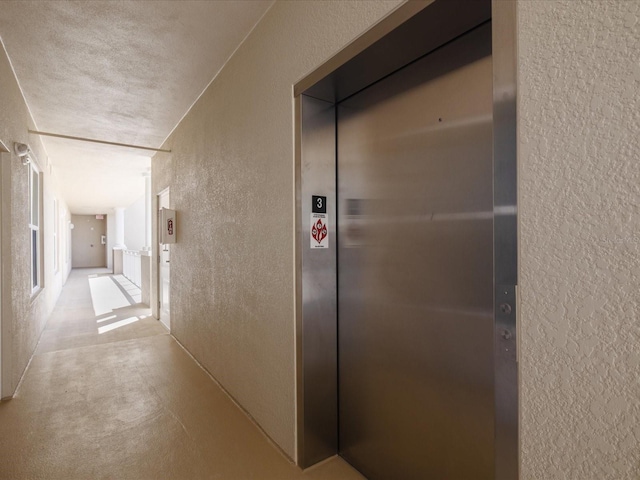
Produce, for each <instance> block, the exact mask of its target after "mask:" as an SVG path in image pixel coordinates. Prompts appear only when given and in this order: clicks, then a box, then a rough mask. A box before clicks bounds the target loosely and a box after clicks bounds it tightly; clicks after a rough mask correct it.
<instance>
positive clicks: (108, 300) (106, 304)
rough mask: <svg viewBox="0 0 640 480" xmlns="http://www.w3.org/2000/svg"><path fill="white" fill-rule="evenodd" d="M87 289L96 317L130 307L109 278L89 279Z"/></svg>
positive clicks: (129, 303)
mask: <svg viewBox="0 0 640 480" xmlns="http://www.w3.org/2000/svg"><path fill="white" fill-rule="evenodd" d="M89 288H90V289H91V301H92V302H93V311H94V312H95V314H96V317H99V316H100V315H104V314H105V313H110V312H112V311H113V310H115V309H117V308H122V307H128V306H129V305H131V302H129V300H128V299H127V297H125V295H124V294H123V293H122V292H121V291H120V289H119V288H118V286H117V285H116V284H115V283H113V281H112V280H111V278H110V277H109V276H103V277H94V278H89Z"/></svg>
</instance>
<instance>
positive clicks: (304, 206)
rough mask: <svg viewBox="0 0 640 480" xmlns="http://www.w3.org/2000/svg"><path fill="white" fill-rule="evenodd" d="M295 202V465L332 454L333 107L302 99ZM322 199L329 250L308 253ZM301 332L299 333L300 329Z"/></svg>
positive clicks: (335, 398) (334, 366) (334, 368)
mask: <svg viewBox="0 0 640 480" xmlns="http://www.w3.org/2000/svg"><path fill="white" fill-rule="evenodd" d="M300 104H301V105H300V106H299V107H300V111H299V112H298V113H299V115H301V118H302V125H304V129H303V130H302V132H301V152H302V153H301V164H300V178H301V180H300V182H299V183H298V185H299V192H298V202H299V204H300V207H299V209H298V212H300V215H301V216H300V217H299V226H300V229H301V232H300V235H299V236H298V238H300V239H301V244H299V245H298V247H297V248H298V251H299V252H300V257H299V258H300V260H301V271H302V275H301V278H300V281H301V301H302V305H301V308H302V311H301V312H299V313H298V317H299V321H300V322H301V324H302V325H301V327H302V334H301V335H300V336H299V337H298V345H297V348H298V361H299V362H301V366H302V372H301V374H302V377H300V376H299V377H298V401H299V403H298V405H299V409H298V422H299V430H298V431H299V432H301V435H299V436H298V439H299V444H298V464H299V465H300V466H302V467H307V466H310V465H313V464H314V463H316V462H318V461H320V460H324V459H325V458H328V457H330V456H332V455H335V453H336V451H337V443H338V440H337V439H338V418H337V415H338V413H337V402H338V394H337V325H336V202H335V198H336V196H335V191H336V177H335V151H336V150H335V138H336V137H335V106H334V105H333V104H331V103H327V102H324V101H322V100H316V99H314V98H311V97H307V96H304V95H303V96H302V97H301V99H300ZM312 195H321V196H326V197H327V214H328V220H329V248H328V249H311V248H309V244H310V230H311V222H310V218H311V197H312ZM299 331H300V330H299Z"/></svg>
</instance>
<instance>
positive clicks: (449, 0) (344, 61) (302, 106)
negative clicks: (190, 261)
mask: <svg viewBox="0 0 640 480" xmlns="http://www.w3.org/2000/svg"><path fill="white" fill-rule="evenodd" d="M489 19H490V20H491V22H492V60H493V144H494V151H493V156H494V160H493V163H494V167H493V168H494V291H495V296H496V298H495V306H494V319H495V321H494V359H495V364H494V374H495V405H496V408H495V450H496V454H495V472H496V473H495V478H496V479H498V480H511V479H515V478H518V470H519V468H518V465H519V459H518V455H519V445H518V377H517V357H516V355H517V348H516V347H517V340H516V339H517V330H516V313H517V309H516V288H517V283H518V282H517V188H516V185H517V160H516V67H517V65H516V2H512V1H506V2H505V1H502V0H486V1H478V0H436V1H425V2H407V3H404V4H403V5H401V6H400V7H398V8H397V9H396V10H394V11H393V12H391V13H390V14H389V15H388V16H387V17H385V18H384V19H383V20H381V21H380V22H379V23H378V24H376V25H375V26H374V27H372V28H371V29H370V30H369V31H367V32H365V33H364V34H363V35H362V36H360V37H359V38H358V39H356V40H355V41H354V42H352V43H351V44H350V45H348V46H347V47H346V48H345V49H344V50H342V51H341V52H339V53H338V54H337V55H336V56H334V57H333V58H332V59H330V60H329V61H327V62H326V63H325V64H323V65H322V66H320V67H319V68H318V69H316V70H315V71H314V72H312V73H311V74H309V75H308V76H307V77H305V78H304V79H302V80H301V81H300V82H298V84H296V85H295V87H294V101H295V127H296V138H295V140H296V143H295V148H296V150H295V154H296V159H295V179H296V367H297V455H296V459H297V463H298V465H299V466H301V467H302V468H306V467H309V466H311V465H313V464H315V463H317V462H319V461H322V460H323V459H326V458H328V457H330V456H332V455H335V454H336V453H338V447H339V446H338V413H337V412H338V391H337V364H338V358H337V344H338V338H337V288H336V278H337V258H336V250H337V243H336V236H337V235H336V234H337V231H336V219H337V217H336V123H335V121H336V115H335V110H336V109H335V106H336V104H337V103H339V102H340V101H342V100H343V99H345V98H347V97H349V96H350V95H353V94H355V93H356V92H358V91H360V90H362V89H364V88H366V87H367V86H369V85H371V84H372V83H374V82H376V81H377V80H380V79H381V78H384V77H385V76H387V75H389V74H391V73H393V72H394V71H397V70H398V69H400V68H402V67H404V66H405V65H407V64H408V63H410V62H412V61H414V60H416V59H418V58H420V57H422V56H424V55H426V54H428V53H429V52H431V51H433V50H435V49H437V48H439V47H440V46H442V45H444V44H446V43H448V42H449V41H451V40H453V39H454V38H456V37H458V36H460V35H462V34H464V33H465V32H467V31H469V30H471V29H472V28H473V27H475V26H477V25H479V24H481V23H483V22H485V21H487V20H489ZM436 27H437V28H436ZM312 195H322V196H326V197H327V216H328V221H329V248H327V249H311V248H310V243H309V242H310V233H309V231H310V217H311V214H312V211H311V196H312Z"/></svg>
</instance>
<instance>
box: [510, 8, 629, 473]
mask: <svg viewBox="0 0 640 480" xmlns="http://www.w3.org/2000/svg"><path fill="white" fill-rule="evenodd" d="M518 17H519V27H518V28H519V35H518V37H519V94H518V99H519V117H518V118H519V135H520V137H519V149H520V151H519V165H520V220H521V230H520V237H521V238H520V246H521V277H520V280H521V288H520V293H521V309H520V321H521V328H522V330H521V333H522V337H521V353H520V359H521V365H520V368H521V379H522V380H521V428H522V432H521V446H522V478H523V479H531V480H533V479H536V480H539V479H544V480H553V479H567V480H568V479H576V480H578V479H579V480H590V479H592V480H605V479H611V480H614V479H615V480H623V479H638V478H640V381H639V378H640V328H639V327H638V325H639V323H638V322H639V320H638V316H639V313H640V311H639V308H640V290H639V285H640V231H639V225H640V223H639V222H640V153H639V152H640V2H638V1H622V0H595V1H590V2H586V1H575V0H570V1H564V2H557V1H553V2H551V1H546V0H543V1H531V0H527V1H521V2H520V3H519V13H518Z"/></svg>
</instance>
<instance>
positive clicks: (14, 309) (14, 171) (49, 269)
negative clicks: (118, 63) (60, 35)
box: [0, 45, 68, 397]
mask: <svg viewBox="0 0 640 480" xmlns="http://www.w3.org/2000/svg"><path fill="white" fill-rule="evenodd" d="M0 86H1V87H0V105H2V107H1V108H0V139H2V140H3V141H4V143H5V144H6V145H7V147H9V148H13V143H14V142H20V143H27V144H29V145H30V146H31V149H32V150H33V152H34V154H35V157H36V158H37V160H38V163H39V165H40V167H41V169H42V172H43V182H44V183H43V184H44V219H43V222H42V232H43V235H44V257H43V258H44V259H45V264H44V287H45V288H44V290H43V291H41V292H40V294H39V295H38V296H37V297H35V298H31V277H30V242H29V229H28V224H29V222H28V219H29V211H28V209H29V203H28V198H29V197H28V176H27V175H28V174H27V168H28V167H25V166H23V165H22V163H21V162H20V160H19V159H18V157H17V156H16V155H13V154H11V155H9V154H4V155H3V156H2V162H6V163H5V164H4V165H3V167H8V168H6V172H7V173H8V175H9V177H10V178H9V182H10V194H9V195H8V196H7V198H6V200H7V203H8V204H9V205H8V209H9V212H10V223H9V222H5V225H4V228H6V229H7V230H6V231H5V232H3V235H4V234H5V233H8V237H5V238H4V239H3V240H6V241H7V242H6V244H4V245H3V248H8V250H5V252H4V253H6V257H5V258H3V262H4V266H5V268H4V270H3V287H8V290H5V293H6V295H3V298H2V301H3V306H2V308H3V318H2V321H3V323H4V325H3V333H4V334H6V337H5V338H3V349H5V350H4V352H3V358H7V357H10V361H7V362H5V364H3V390H2V396H3V397H5V396H10V395H12V394H13V393H14V391H15V388H16V387H17V385H18V382H19V380H20V378H21V377H22V374H23V372H24V369H25V368H26V366H27V363H28V362H29V359H30V358H31V355H32V354H33V351H34V349H35V347H36V344H37V342H38V339H39V338H40V333H41V332H42V329H43V328H44V325H45V323H46V321H47V319H48V316H49V314H50V312H51V310H52V309H53V306H54V304H55V301H56V300H57V298H58V295H59V294H60V290H61V288H62V284H63V282H64V280H66V277H67V275H68V264H67V265H66V267H67V268H60V270H59V271H58V272H57V273H56V272H54V271H53V235H52V232H53V198H54V196H57V198H58V200H59V201H60V202H59V205H60V209H61V210H62V209H65V208H66V205H65V204H64V203H63V202H62V201H61V200H60V198H61V197H60V195H57V194H56V191H57V190H56V187H55V185H56V182H55V178H54V175H53V174H52V173H51V172H52V170H51V168H50V165H49V163H48V159H47V155H46V152H45V151H44V148H43V146H42V143H41V142H40V139H39V137H37V136H34V135H30V134H29V133H28V131H27V130H28V129H29V128H34V124H33V121H32V119H31V115H30V114H29V111H28V109H27V107H26V104H25V103H24V100H23V97H22V94H21V92H20V89H19V87H18V83H17V82H16V79H15V76H14V75H13V72H12V70H11V66H10V64H9V61H8V58H7V56H6V53H5V51H4V49H3V48H2V46H1V45H0ZM4 171H5V169H4V168H3V172H4ZM3 186H4V185H3ZM5 194H6V192H5ZM4 196H5V195H3V197H4ZM63 258H64V257H63ZM61 267H65V265H64V262H63V263H61Z"/></svg>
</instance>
